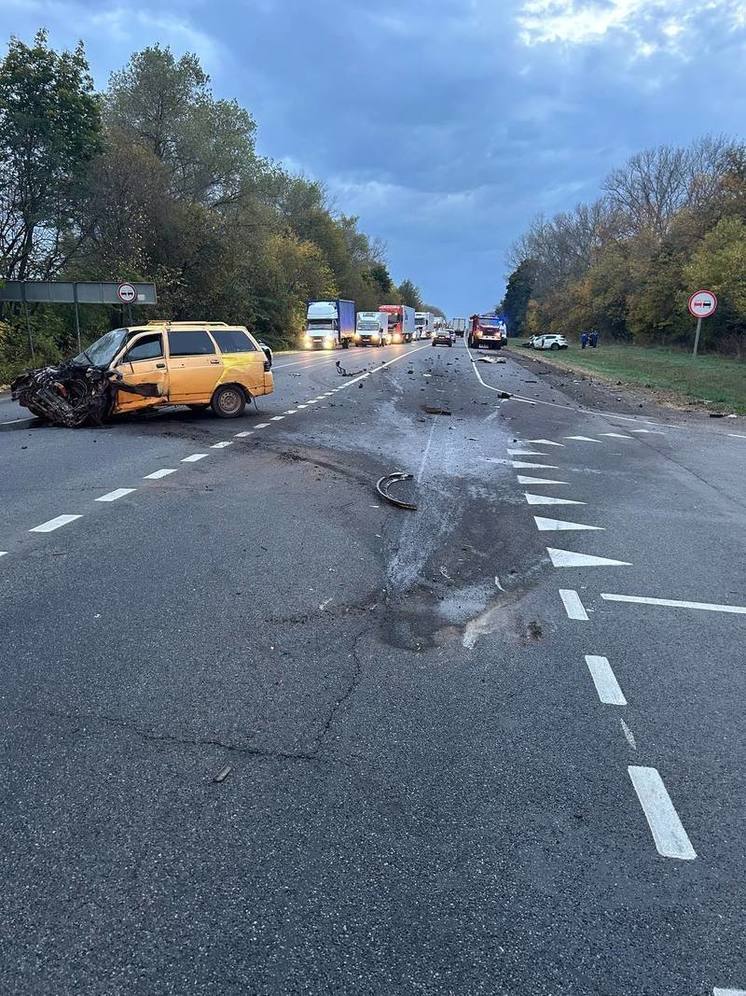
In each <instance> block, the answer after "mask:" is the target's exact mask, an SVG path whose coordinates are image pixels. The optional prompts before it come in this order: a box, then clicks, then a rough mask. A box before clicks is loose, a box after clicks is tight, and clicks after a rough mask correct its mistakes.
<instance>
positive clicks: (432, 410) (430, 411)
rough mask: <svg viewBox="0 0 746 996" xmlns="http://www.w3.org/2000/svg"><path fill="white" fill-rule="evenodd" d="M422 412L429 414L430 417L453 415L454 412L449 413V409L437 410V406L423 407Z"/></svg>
mask: <svg viewBox="0 0 746 996" xmlns="http://www.w3.org/2000/svg"><path fill="white" fill-rule="evenodd" d="M422 410H423V411H425V412H427V414H428V415H452V414H453V412H451V411H449V410H448V409H447V408H437V407H436V406H435V405H423V406H422Z"/></svg>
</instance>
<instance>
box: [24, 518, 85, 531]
mask: <svg viewBox="0 0 746 996" xmlns="http://www.w3.org/2000/svg"><path fill="white" fill-rule="evenodd" d="M76 519H82V515H57V516H55V518H54V519H49V521H48V522H42V524H41V525H40V526H34V528H33V529H29V532H30V533H53V532H54V530H55V529H59V528H60V527H61V526H66V525H67V524H68V523H70V522H75V520H76Z"/></svg>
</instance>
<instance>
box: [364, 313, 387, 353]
mask: <svg viewBox="0 0 746 996" xmlns="http://www.w3.org/2000/svg"><path fill="white" fill-rule="evenodd" d="M390 342H391V338H390V337H389V316H388V315H387V314H386V312H385V311H358V313H357V324H356V326H355V343H356V345H358V346H388V344H389V343H390Z"/></svg>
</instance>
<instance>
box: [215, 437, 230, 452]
mask: <svg viewBox="0 0 746 996" xmlns="http://www.w3.org/2000/svg"><path fill="white" fill-rule="evenodd" d="M226 446H233V441H232V440H230V439H224V440H223V441H222V442H220V443H213V444H212V446H211V447H210V449H211V450H224V449H225V448H226Z"/></svg>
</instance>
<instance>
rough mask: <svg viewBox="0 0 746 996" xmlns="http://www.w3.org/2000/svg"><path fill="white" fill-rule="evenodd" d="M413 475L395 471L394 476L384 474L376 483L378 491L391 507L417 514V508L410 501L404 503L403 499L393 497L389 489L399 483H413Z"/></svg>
mask: <svg viewBox="0 0 746 996" xmlns="http://www.w3.org/2000/svg"><path fill="white" fill-rule="evenodd" d="M411 480H412V475H411V474H404V473H402V472H401V471H395V472H394V473H393V474H384V476H383V477H381V478H380V479H379V480H378V482H377V483H376V491H377V492H378V494H379V495H380V496H381V498H384V499H385V500H386V501H387V502H389V504H390V505H395V506H396V507H397V508H405V509H408V510H409V511H410V512H416V511H417V506H416V505H415V504H413V503H412V502H410V501H402V499H401V498H394V496H393V495H390V494H389V493H388V489H389V487H390V486H391V485H392V484H395V483H396V482H397V481H411Z"/></svg>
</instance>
